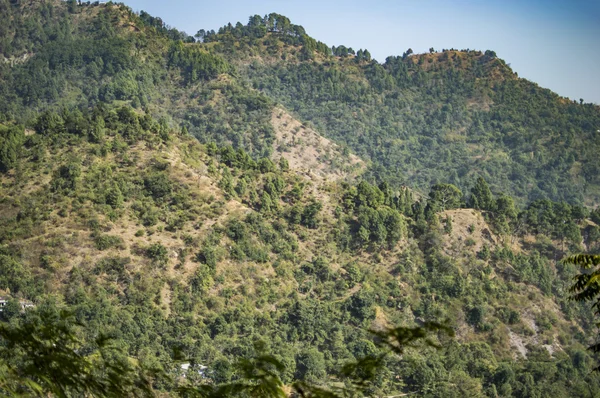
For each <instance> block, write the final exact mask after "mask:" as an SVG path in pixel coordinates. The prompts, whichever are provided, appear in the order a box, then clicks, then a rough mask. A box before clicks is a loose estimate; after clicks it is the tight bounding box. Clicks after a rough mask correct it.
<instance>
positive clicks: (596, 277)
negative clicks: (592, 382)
mask: <svg viewBox="0 0 600 398" xmlns="http://www.w3.org/2000/svg"><path fill="white" fill-rule="evenodd" d="M563 262H564V263H565V264H572V265H577V266H579V267H580V268H581V269H582V270H583V271H584V272H582V273H580V274H579V275H576V276H575V283H574V284H573V285H572V286H571V288H570V289H569V291H570V292H571V299H573V300H575V301H591V302H592V308H593V309H594V310H595V312H596V314H598V312H599V311H600V268H599V267H598V265H600V255H593V254H577V255H574V256H570V257H567V258H565V259H563ZM589 349H590V350H591V351H593V352H596V353H597V352H600V342H596V343H595V344H593V345H591V346H590V347H589ZM596 370H597V371H600V366H598V367H596Z"/></svg>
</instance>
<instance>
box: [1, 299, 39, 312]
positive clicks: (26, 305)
mask: <svg viewBox="0 0 600 398" xmlns="http://www.w3.org/2000/svg"><path fill="white" fill-rule="evenodd" d="M9 301H10V297H6V296H0V312H2V311H4V307H6V305H7V304H8V302H9ZM19 304H20V305H21V311H25V310H26V309H29V308H34V307H35V304H33V302H31V301H29V300H23V299H21V300H19Z"/></svg>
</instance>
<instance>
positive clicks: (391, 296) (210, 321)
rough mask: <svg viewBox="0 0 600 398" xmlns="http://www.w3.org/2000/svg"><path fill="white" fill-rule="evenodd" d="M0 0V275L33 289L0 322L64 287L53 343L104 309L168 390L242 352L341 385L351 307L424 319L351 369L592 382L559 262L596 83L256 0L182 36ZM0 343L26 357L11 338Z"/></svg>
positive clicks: (10, 291)
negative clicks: (369, 31)
mask: <svg viewBox="0 0 600 398" xmlns="http://www.w3.org/2000/svg"><path fill="white" fill-rule="evenodd" d="M0 15H2V19H3V20H4V21H6V23H3V24H2V25H1V26H0V53H1V57H2V58H1V60H3V62H1V63H0V289H2V294H3V295H4V296H6V297H10V298H11V299H12V300H22V299H26V300H31V301H32V302H33V303H35V305H36V307H35V308H34V309H32V310H28V311H27V312H24V313H21V312H20V311H18V310H15V311H4V312H3V313H2V317H3V318H4V321H6V322H10V324H11V327H25V326H27V325H31V324H36V322H38V323H40V322H41V324H44V322H47V323H49V324H52V322H57V323H60V322H62V321H59V320H60V317H59V315H58V314H59V313H60V312H61V311H63V310H67V311H69V312H70V313H71V314H72V316H73V318H72V321H65V323H66V324H68V325H69V326H68V327H69V328H73V330H75V331H76V334H77V336H78V338H79V339H78V343H77V344H79V345H78V348H77V352H78V353H79V352H81V353H84V354H82V355H83V356H84V357H85V356H86V355H88V353H92V352H94V350H95V349H97V348H98V346H97V342H96V341H97V340H96V339H97V338H98V333H99V331H101V332H103V333H107V334H109V335H110V336H111V337H112V338H113V339H114V341H115V344H116V345H117V346H118V347H119V350H118V353H113V354H111V355H110V356H108V358H109V359H111V358H112V359H115V360H118V361H123V362H119V363H133V364H135V366H136V367H135V369H138V368H137V367H138V366H139V368H140V369H141V370H139V372H140V374H141V373H143V371H144V370H148V369H160V370H161V372H158V373H155V374H154V376H153V377H152V378H150V379H149V381H148V383H149V385H150V387H151V388H152V390H153V391H154V392H155V393H157V394H165V395H168V396H170V395H173V396H177V395H183V396H185V394H183V393H182V391H187V392H189V390H186V389H185V388H183V387H186V388H187V387H190V388H195V389H198V388H200V386H204V387H205V388H206V390H202V391H208V390H210V389H211V388H216V387H219V386H229V385H230V384H229V383H232V382H233V383H235V382H238V381H240V380H241V381H244V380H246V379H245V377H247V375H246V374H245V373H244V372H243V370H241V369H240V368H239V367H236V363H237V362H239V360H240V359H242V358H262V357H260V355H261V354H262V353H264V352H268V353H272V354H274V357H273V358H275V359H276V361H277V363H278V364H280V365H281V366H275V367H273V369H275V370H273V372H274V373H273V375H274V376H273V377H274V379H277V380H280V381H281V388H283V389H284V390H285V391H287V393H292V391H293V390H294V389H295V388H296V387H297V386H298V384H297V383H298V382H302V383H307V384H309V385H313V386H320V387H322V388H325V389H326V390H331V389H335V388H341V386H344V385H345V386H348V387H350V386H354V385H353V384H352V380H354V379H353V378H352V377H353V376H352V377H351V376H350V375H348V374H347V373H344V371H343V366H344V365H347V364H348V363H352V362H353V361H356V360H360V359H361V358H365V357H367V358H370V357H374V356H376V355H379V354H381V353H382V352H385V346H382V337H376V336H375V335H374V334H373V333H371V332H369V330H375V331H382V330H386V329H387V328H392V327H397V326H402V327H416V326H419V325H428V324H427V323H426V322H427V321H435V322H440V323H441V322H447V323H448V325H449V326H450V327H451V329H452V330H454V332H455V335H456V336H455V338H452V339H451V338H448V337H447V336H445V335H443V334H439V335H438V334H435V333H433V334H432V336H431V338H432V339H433V340H434V341H435V342H437V343H441V347H442V348H440V349H434V348H432V347H427V346H424V347H421V348H420V349H409V350H407V351H406V352H403V355H397V353H392V354H390V355H386V356H385V357H384V358H385V360H382V362H381V363H378V365H379V366H381V367H380V369H379V371H378V372H377V377H375V378H374V379H373V380H371V381H370V383H369V384H368V385H367V386H366V387H365V388H366V389H365V390H362V394H364V395H367V396H384V395H385V396H388V395H398V394H418V395H420V396H440V397H442V396H443V397H448V396H457V397H458V396H472V397H479V396H492V397H497V396H502V397H511V396H515V397H516V396H532V397H533V396H588V395H589V396H594V395H595V394H597V393H598V392H599V391H600V379H599V378H598V376H597V375H596V374H594V373H590V371H591V369H592V368H593V366H594V362H593V358H592V356H591V354H590V353H589V352H587V351H586V349H585V347H586V346H587V345H588V344H589V342H590V338H591V337H592V330H593V325H594V319H593V314H592V313H591V311H590V310H589V308H588V307H587V306H585V305H583V304H580V303H577V302H573V301H570V300H568V297H569V292H568V288H569V286H570V284H571V280H572V277H573V276H574V275H575V274H576V272H577V271H576V269H575V268H574V267H573V266H571V265H569V264H563V263H561V262H560V261H559V260H560V259H561V258H563V257H564V256H566V255H568V254H570V253H575V252H578V251H583V250H585V251H590V252H594V251H597V250H598V249H599V248H600V230H599V228H598V223H600V211H599V210H598V208H597V204H598V202H599V201H600V180H599V178H598V172H599V169H600V162H598V160H597V154H598V150H599V149H600V138H599V134H598V133H597V131H598V129H599V128H600V109H599V108H598V107H597V106H595V105H592V104H585V103H581V104H580V103H576V102H573V101H570V100H567V99H565V98H562V97H560V96H558V95H556V94H555V93H553V92H551V91H550V90H547V89H544V88H542V87H539V86H538V85H536V84H534V83H531V82H529V81H527V80H524V79H521V78H519V77H518V75H517V73H516V72H515V71H513V70H512V69H511V68H510V66H508V65H507V64H506V62H504V61H503V60H502V59H500V58H498V57H497V56H496V54H495V53H494V51H493V50H487V51H478V50H468V49H444V50H440V51H435V50H433V49H432V51H430V52H428V53H425V54H412V53H411V51H406V52H405V53H404V54H403V55H400V56H391V57H388V58H387V59H386V60H385V62H382V63H377V62H373V60H372V57H371V54H370V53H369V51H368V50H366V49H356V48H354V49H353V48H350V47H346V46H344V45H338V46H335V47H333V48H332V47H330V46H329V45H328V44H325V43H322V42H320V41H318V38H312V37H310V36H308V35H307V33H306V32H305V31H304V28H302V27H301V26H299V25H295V24H294V23H293V21H290V20H289V19H288V18H286V17H285V16H283V15H279V14H270V15H268V16H266V17H263V16H258V15H256V16H251V17H250V18H249V22H248V23H247V24H241V23H238V24H235V25H233V24H229V25H227V26H225V27H223V28H221V29H219V30H218V31H216V32H213V31H201V32H199V34H198V35H197V37H196V38H194V37H190V36H188V35H186V34H184V33H182V32H179V31H177V30H175V29H169V28H167V27H165V26H164V24H163V22H162V20H161V19H160V18H158V17H154V16H151V15H149V14H147V13H144V12H142V13H140V14H136V13H134V12H133V11H132V10H131V9H129V8H127V7H126V6H124V5H119V4H113V3H107V4H96V3H93V4H85V3H84V4H81V5H78V4H76V3H75V2H73V1H70V2H60V1H46V2H32V3H30V2H21V1H8V0H0ZM52 320H54V321H52ZM61 325H62V323H61ZM2 330H4V329H2ZM2 336H4V335H2ZM3 338H4V337H3ZM7 347H8V346H7ZM15 352H17V354H15ZM113 355H114V357H113ZM0 358H2V360H3V361H4V362H3V363H4V364H6V366H7V368H8V369H13V370H15V372H16V373H15V374H19V375H25V376H23V377H27V375H28V373H27V369H28V367H27V366H28V364H29V363H30V362H29V361H31V358H30V357H28V351H27V350H26V349H23V350H22V351H16V350H11V349H10V348H6V347H2V348H0ZM85 358H88V357H85ZM89 358H96V357H93V356H92V355H91V354H90V355H89ZM103 358H104V357H103ZM90 361H92V359H90ZM182 361H184V362H185V363H187V364H188V365H189V366H188V367H187V368H185V369H189V367H190V366H191V367H192V370H191V371H189V372H188V373H187V375H186V376H185V377H184V373H185V372H184V370H182V369H184V368H182V367H181V363H182ZM200 365H201V366H202V367H200ZM195 366H198V367H197V368H195ZM198 369H201V370H202V372H200V373H198V371H197V370H198ZM136 372H137V370H136ZM104 373H105V372H102V371H98V372H96V373H95V374H104ZM269 375H270V374H269ZM354 376H355V375H354ZM36 377H37V378H36ZM90 377H91V376H90ZM269 377H271V376H269ZM34 379H35V380H36V382H39V383H40V385H41V386H42V390H45V391H49V388H50V387H49V386H52V379H51V378H50V379H48V378H46V379H44V378H43V377H40V375H37V376H35V377H34ZM8 380H9V381H10V380H12V379H10V378H9V379H8ZM136 380H137V379H136ZM251 380H252V382H253V383H255V382H257V381H256V379H251ZM269 380H271V379H269ZM140 383H141V382H140ZM294 383H296V384H294ZM16 384H19V383H16ZM138 384H139V383H138ZM138 384H136V383H132V384H131V386H130V384H126V386H127V388H131V390H126V391H120V393H121V394H134V392H135V391H136V386H138ZM252 385H253V384H252ZM7 386H10V383H8V382H7V383H5V384H2V382H0V388H2V389H5V390H9V387H7ZM354 387H356V386H354ZM363 387H364V386H363ZM10 388H13V387H10ZM19 388H20V389H21V390H20V391H25V392H31V390H28V389H29V388H31V387H30V386H29V385H27V384H24V385H22V386H20V385H19ZM19 388H17V390H19ZM69 388H71V390H69V393H71V394H75V395H76V394H77V393H82V391H83V390H82V389H83V388H84V387H81V386H75V387H72V386H69ZM182 388H183V389H182ZM198 391H200V390H198ZM198 391H197V392H198ZM211 391H213V392H212V393H213V394H217V393H216V392H215V391H221V392H222V391H224V390H211ZM227 391H229V390H227ZM296 391H298V390H297V389H296ZM138 393H139V392H138ZM146 393H147V392H146ZM198 393H199V392H198ZM245 393H246V394H250V395H252V394H253V393H249V392H247V391H246V392H245ZM207 394H208V393H207ZM231 394H233V393H231ZM254 394H255V396H260V395H256V393H254ZM200 396H211V395H200ZM212 396H215V395H212ZM240 396H247V395H240Z"/></svg>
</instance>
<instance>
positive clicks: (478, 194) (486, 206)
mask: <svg viewBox="0 0 600 398" xmlns="http://www.w3.org/2000/svg"><path fill="white" fill-rule="evenodd" d="M468 206H469V207H471V208H473V209H477V210H486V211H494V209H495V207H496V204H495V202H494V196H493V195H492V191H490V187H489V186H488V184H487V182H486V181H485V180H484V179H483V177H479V178H477V182H476V183H475V186H474V187H473V188H472V189H471V198H470V199H469V204H468Z"/></svg>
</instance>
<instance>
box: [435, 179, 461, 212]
mask: <svg viewBox="0 0 600 398" xmlns="http://www.w3.org/2000/svg"><path fill="white" fill-rule="evenodd" d="M429 204H431V205H432V207H433V209H434V210H441V211H444V210H451V209H456V208H459V207H461V206H462V204H463V193H462V192H461V190H460V189H458V188H457V187H456V186H454V185H452V184H436V185H434V186H432V187H431V191H429Z"/></svg>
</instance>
